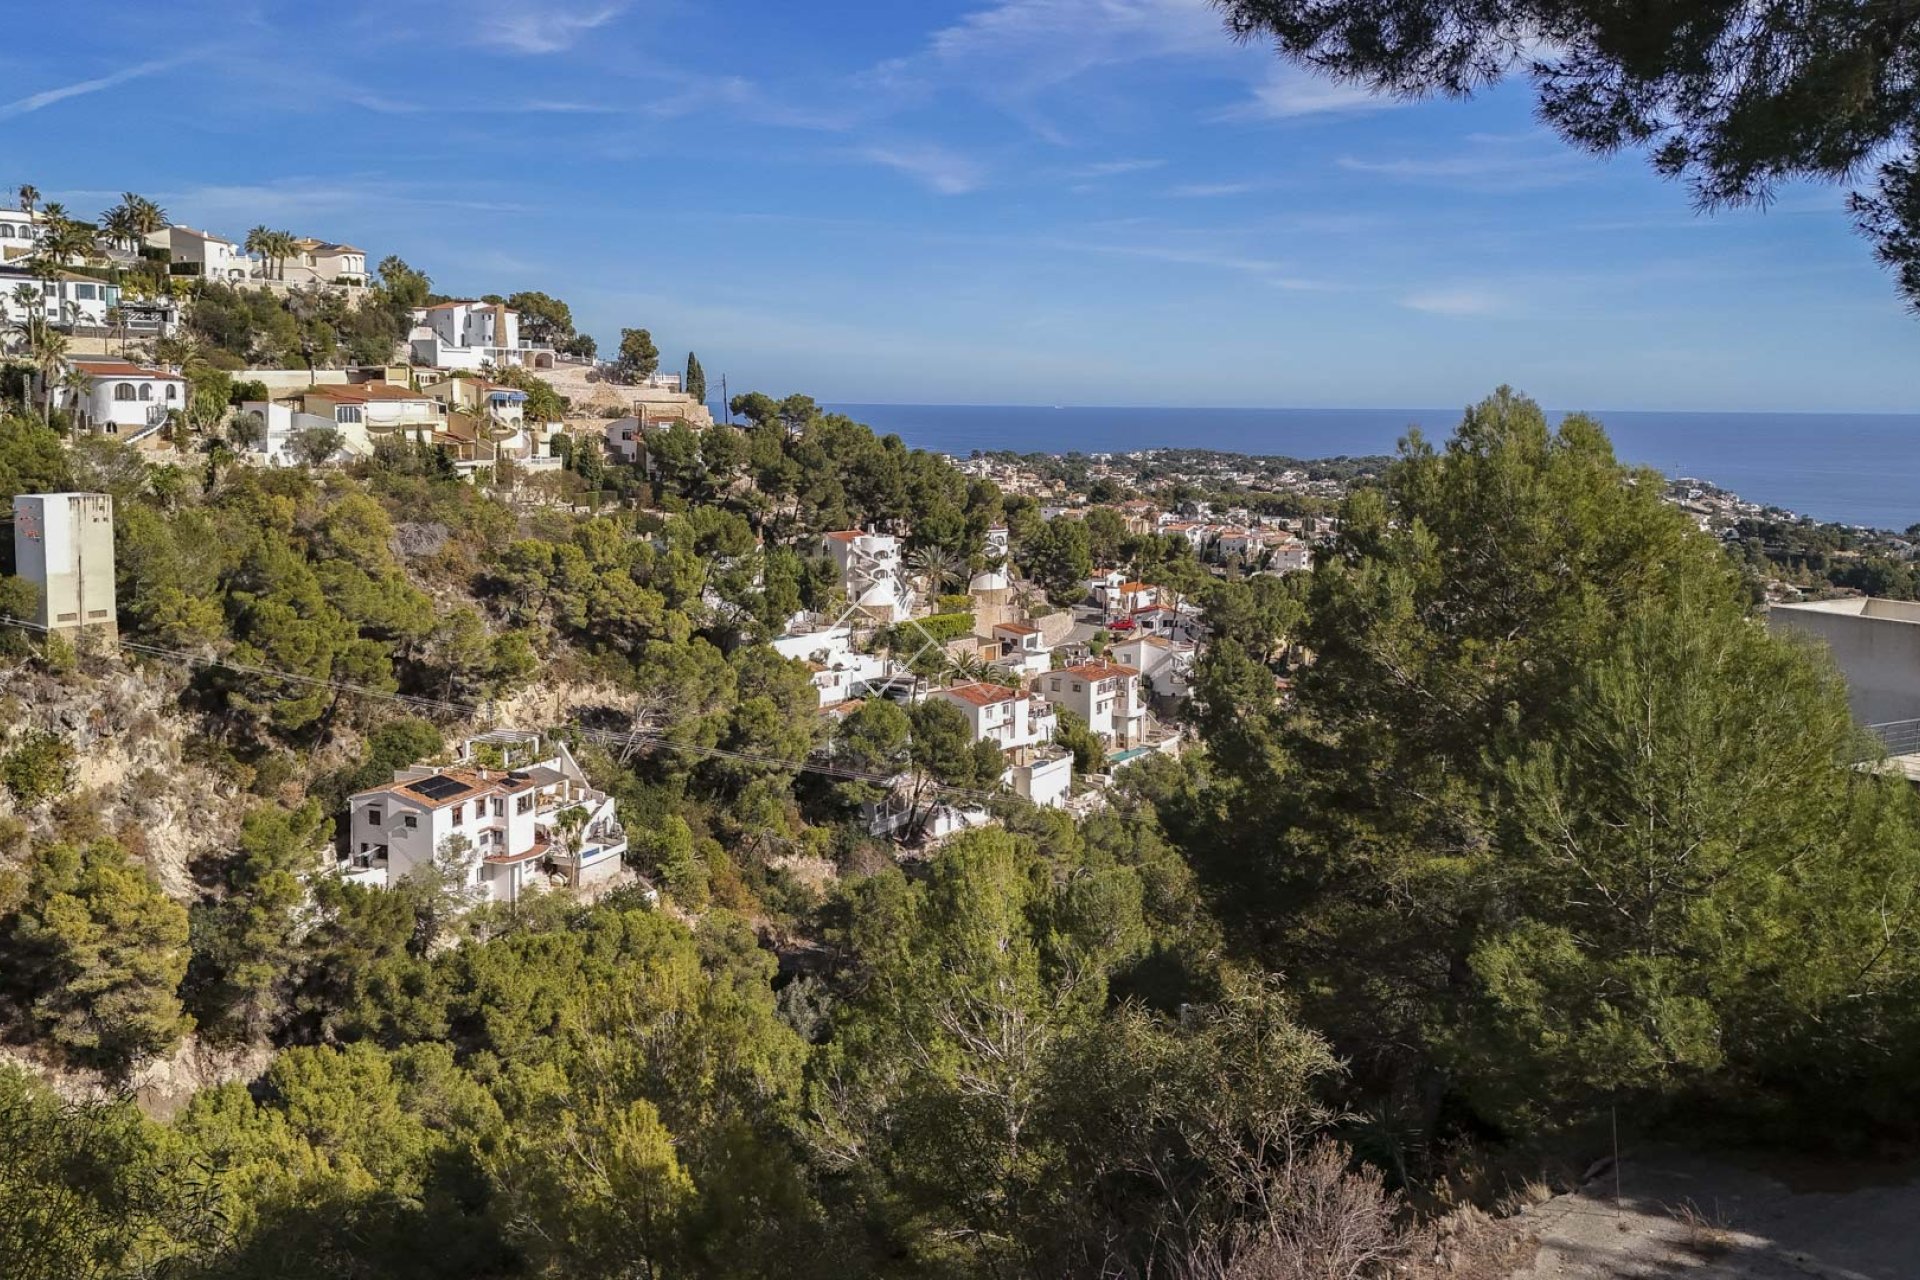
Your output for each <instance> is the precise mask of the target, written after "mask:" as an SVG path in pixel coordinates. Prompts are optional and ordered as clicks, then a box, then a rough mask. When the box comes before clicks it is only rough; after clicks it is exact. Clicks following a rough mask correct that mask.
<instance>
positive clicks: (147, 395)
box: [140, 382, 153, 400]
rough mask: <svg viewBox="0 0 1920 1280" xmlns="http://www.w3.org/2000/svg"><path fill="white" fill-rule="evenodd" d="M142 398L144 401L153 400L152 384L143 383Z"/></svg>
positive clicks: (141, 386)
mask: <svg viewBox="0 0 1920 1280" xmlns="http://www.w3.org/2000/svg"><path fill="white" fill-rule="evenodd" d="M140 398H141V399H142V400H151V399H153V384H152V383H151V382H143V383H141V384H140Z"/></svg>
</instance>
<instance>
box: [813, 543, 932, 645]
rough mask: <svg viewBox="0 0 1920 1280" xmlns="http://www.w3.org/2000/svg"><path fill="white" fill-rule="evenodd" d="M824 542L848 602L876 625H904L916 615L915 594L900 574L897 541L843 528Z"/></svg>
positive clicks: (904, 577) (898, 545)
mask: <svg viewBox="0 0 1920 1280" xmlns="http://www.w3.org/2000/svg"><path fill="white" fill-rule="evenodd" d="M822 541H823V542H824V544H825V549H826V554H827V555H828V556H829V557H830V558H831V559H832V560H833V564H834V568H835V569H837V570H838V571H839V574H840V586H841V589H842V590H844V591H845V592H846V593H847V599H848V600H850V601H852V602H853V603H854V604H855V605H858V606H859V607H860V608H861V609H862V610H864V611H865V612H866V613H867V614H868V616H870V617H872V618H873V619H874V620H875V621H877V622H882V623H894V622H902V621H904V620H906V619H907V618H910V617H912V616H913V606H914V592H913V588H912V587H910V586H908V585H907V580H906V576H905V575H904V574H903V573H901V571H900V540H899V539H898V538H895V537H894V536H893V535H891V534H885V533H863V532H861V531H860V530H858V529H843V530H840V531H839V532H837V533H829V534H828V535H827V536H826V537H825V538H824V539H823V540H822Z"/></svg>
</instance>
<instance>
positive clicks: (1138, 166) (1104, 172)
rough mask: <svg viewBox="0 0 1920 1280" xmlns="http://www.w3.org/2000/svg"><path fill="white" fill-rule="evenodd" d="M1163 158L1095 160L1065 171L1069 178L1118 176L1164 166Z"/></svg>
mask: <svg viewBox="0 0 1920 1280" xmlns="http://www.w3.org/2000/svg"><path fill="white" fill-rule="evenodd" d="M1166 163H1167V162H1166V161H1165V160H1145V159H1142V160H1096V161H1094V162H1093V163H1092V164H1083V165H1076V166H1074V167H1073V168H1072V169H1069V170H1068V171H1067V176H1068V177H1069V178H1079V179H1081V180H1083V181H1085V180H1090V179H1094V178H1118V177H1120V176H1122V175H1123V174H1129V173H1146V172H1148V171H1149V170H1152V169H1158V168H1161V167H1162V166H1164V165H1165V164H1166Z"/></svg>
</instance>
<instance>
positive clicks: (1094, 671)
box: [1067, 658, 1140, 680]
mask: <svg viewBox="0 0 1920 1280" xmlns="http://www.w3.org/2000/svg"><path fill="white" fill-rule="evenodd" d="M1067 673H1068V674H1069V675H1076V676H1079V677H1080V678H1081V679H1082V680H1109V679H1112V678H1113V677H1114V676H1137V675H1139V674H1140V669H1139V668H1138V667H1129V666H1127V665H1126V664H1124V663H1120V662H1108V661H1107V660H1106V659H1104V658H1096V659H1094V660H1093V661H1092V662H1082V663H1079V664H1078V665H1076V666H1071V667H1068V668H1067Z"/></svg>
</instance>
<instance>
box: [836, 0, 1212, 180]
mask: <svg viewBox="0 0 1920 1280" xmlns="http://www.w3.org/2000/svg"><path fill="white" fill-rule="evenodd" d="M1233 54H1234V49H1233V46H1232V43H1231V42H1230V41H1229V40H1227V39H1226V36H1225V31H1224V26H1223V22H1222V19H1221V17H1220V14H1219V13H1218V11H1216V10H1215V9H1214V8H1213V6H1212V5H1211V4H1210V3H1209V0H997V2H996V3H992V4H988V5H987V6H985V7H984V8H980V9H976V10H974V11H973V12H971V13H968V14H966V15H965V16H964V17H962V18H960V19H959V20H958V21H957V22H954V23H952V24H950V25H948V26H945V27H942V28H940V29H939V30H937V31H935V32H934V33H933V34H932V35H931V36H929V37H928V39H927V41H926V43H925V45H924V46H922V48H921V49H920V50H919V51H917V52H915V53H912V54H909V55H908V56H906V57H900V58H890V59H887V60H886V61H883V62H881V63H879V64H877V65H876V66H874V67H872V68H871V69H869V70H868V71H867V72H866V73H864V74H863V75H861V76H860V77H858V79H857V87H858V89H859V90H860V91H861V92H862V93H864V94H867V95H877V96H878V97H879V98H881V99H882V100H885V101H891V102H893V103H895V104H898V103H902V102H912V101H919V100H922V99H925V98H927V97H930V96H932V95H934V94H936V93H939V92H942V91H946V90H958V91H961V92H965V93H969V94H974V95H977V96H979V97H981V98H984V99H986V100H987V101H989V102H992V103H994V104H995V105H996V106H998V107H999V108H1000V109H1002V110H1004V111H1006V112H1007V113H1008V114H1009V115H1011V116H1012V117H1013V118H1015V119H1016V120H1018V121H1020V122H1021V123H1022V124H1024V125H1026V127H1027V128H1029V129H1030V130H1032V131H1033V133H1034V134H1035V135H1036V136H1038V137H1040V138H1041V139H1043V140H1045V141H1047V142H1050V143H1053V144H1055V145H1065V144H1066V143H1067V142H1068V139H1067V137H1066V135H1065V134H1064V133H1063V131H1062V130H1060V129H1059V128H1056V127H1055V126H1054V125H1053V124H1052V123H1051V122H1049V121H1048V120H1046V119H1045V118H1043V116H1042V115H1041V113H1040V110H1039V108H1038V107H1037V105H1036V100H1037V99H1038V98H1040V97H1041V96H1042V95H1043V94H1045V93H1046V92H1047V91H1048V90H1050V89H1054V88H1057V87H1058V86H1061V85H1064V84H1067V83H1068V82H1070V81H1073V80H1076V79H1078V78H1080V77H1081V76H1084V75H1087V74H1088V73H1090V72H1094V71H1100V70H1111V69H1113V68H1116V67H1122V66H1126V65H1129V64H1132V63H1138V62H1145V61H1149V60H1153V59H1164V58H1175V57H1195V56H1211V57H1231V56H1233Z"/></svg>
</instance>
